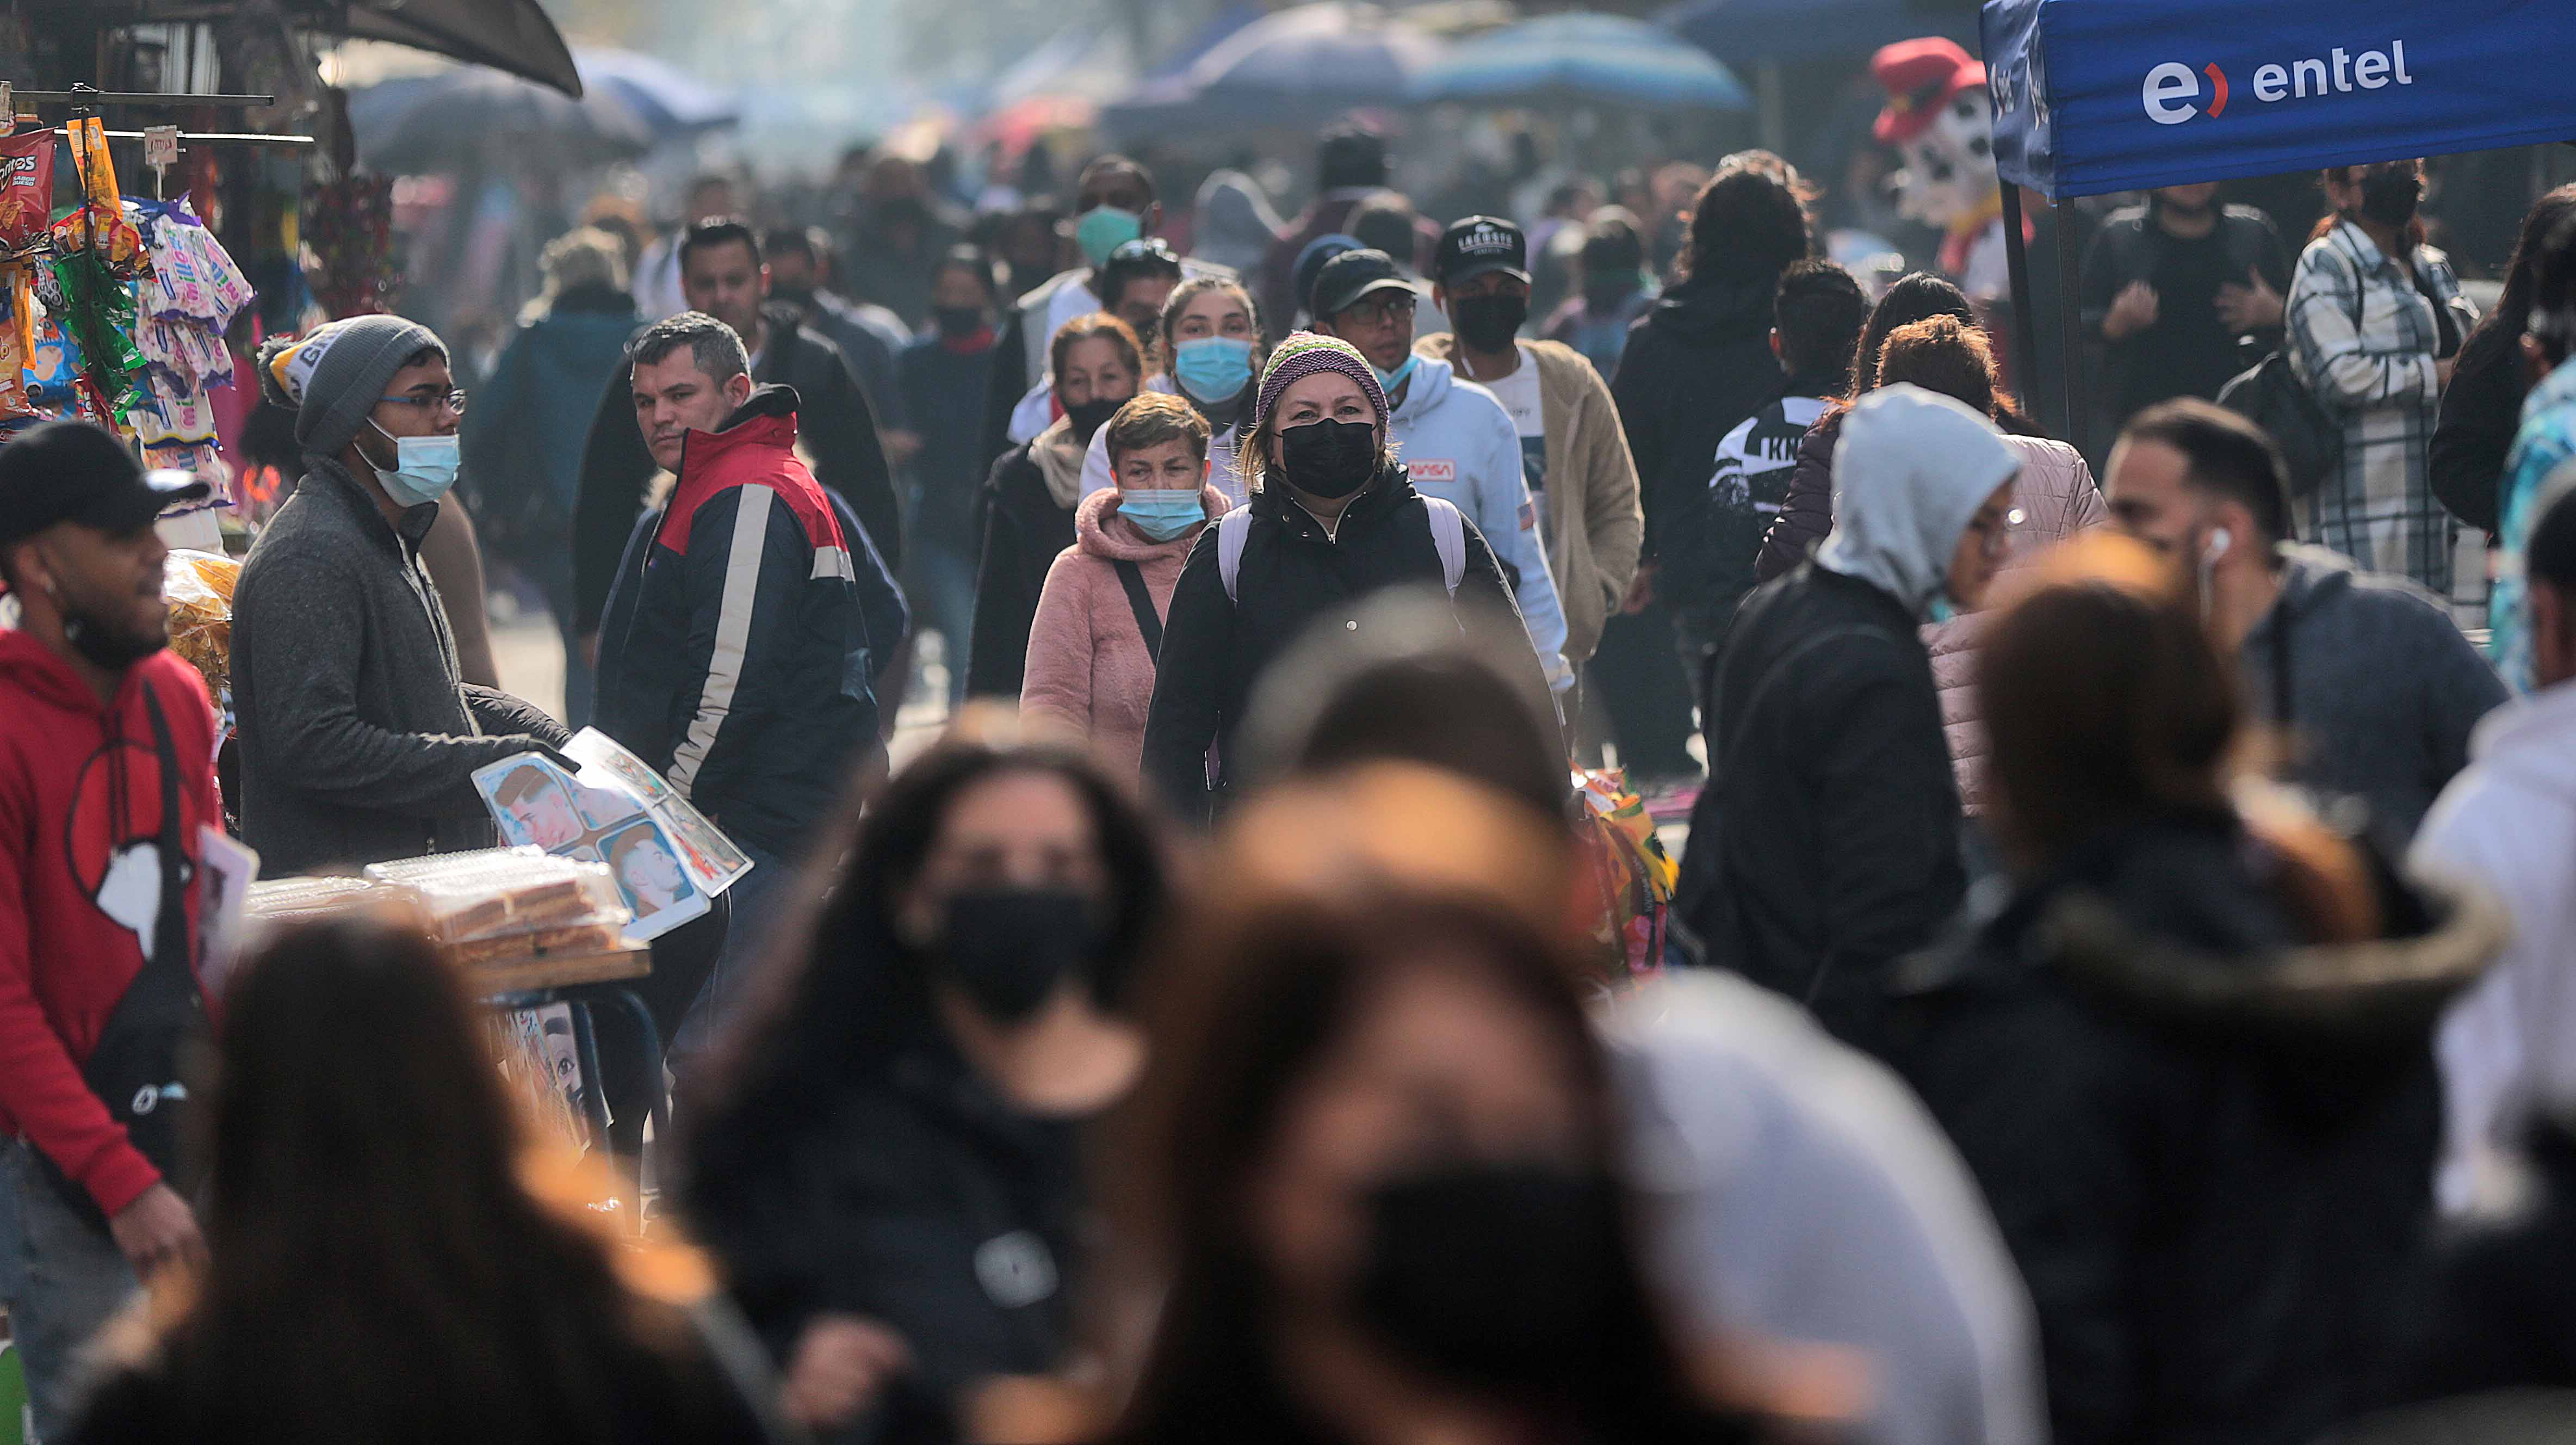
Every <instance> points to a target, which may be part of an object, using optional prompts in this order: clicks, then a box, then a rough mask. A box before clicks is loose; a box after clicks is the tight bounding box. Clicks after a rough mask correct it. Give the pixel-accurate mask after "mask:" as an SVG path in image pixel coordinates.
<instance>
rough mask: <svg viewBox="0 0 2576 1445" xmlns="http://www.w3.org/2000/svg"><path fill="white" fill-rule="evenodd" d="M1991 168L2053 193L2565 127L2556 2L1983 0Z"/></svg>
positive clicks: (2357, 159)
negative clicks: (1990, 94)
mask: <svg viewBox="0 0 2576 1445" xmlns="http://www.w3.org/2000/svg"><path fill="white" fill-rule="evenodd" d="M1983 33H1984V41H1985V60H1986V74H1987V77H1988V80H1989V83H1990V84H1991V86H1992V88H1993V90H1994V97H1995V160H1996V165H1997V168H1998V169H2000V170H2001V171H2002V173H2003V175H2004V178H2005V179H2007V180H2013V181H2019V182H2021V183H2022V184H2024V185H2028V186H2031V187H2033V188H2035V189H2037V190H2039V191H2042V192H2044V193H2046V194H2048V195H2049V196H2052V197H2061V196H2091V195H2101V194H2103V193H2105V192H2109V191H2126V190H2140V189H2145V188H2148V187H2152V186H2168V185H2182V184H2187V183H2190V182H2194V181H2221V180H2228V179H2230V178H2233V177H2237V176H2261V175H2275V174H2279V173H2281V172H2284V171H2296V170H2308V169H2316V168H2322V167H2325V166H2337V165H2356V164H2360V163H2362V162H2365V161H2374V160H2391V159H2395V158H2398V157H2402V156H2421V155H2450V154H2455V153H2457V152H2461V151H2476V150H2491V149H2495V148H2497V147H2500V146H2514V145H2529V144H2533V143H2535V142H2540V141H2551V140H2565V139H2569V138H2571V137H2576V86H2571V85H2570V84H2569V83H2568V78H2569V77H2570V76H2571V75H2576V15H2571V14H2570V11H2569V6H2568V0H2478V3H2476V4H2474V5H2471V4H2452V3H2448V0H2263V3H2261V4H2259V5H2249V4H2247V3H2246V0H1986V5H1985V8H1984V13H1983Z"/></svg>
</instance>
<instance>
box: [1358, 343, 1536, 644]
mask: <svg viewBox="0 0 2576 1445" xmlns="http://www.w3.org/2000/svg"><path fill="white" fill-rule="evenodd" d="M1389 430H1390V432H1391V433H1392V440H1393V441H1394V442H1395V445H1396V449H1397V450H1396V460H1398V461H1400V462H1402V463H1404V467H1405V471H1406V474H1407V475H1408V476H1410V477H1411V478H1412V481H1413V489H1414V490H1415V491H1417V492H1420V493H1422V494H1423V495H1424V496H1426V497H1438V498H1439V499H1441V500H1442V501H1444V502H1447V503H1449V504H1450V505H1451V506H1453V507H1456V508H1457V509H1458V510H1459V511H1461V512H1464V513H1466V514H1467V520H1468V521H1471V522H1473V523H1475V524H1476V530H1477V531H1479V532H1482V533H1484V534H1485V543H1486V545H1487V546H1490V547H1492V548H1493V549H1494V555H1495V556H1496V557H1497V558H1499V559H1501V561H1502V563H1503V565H1504V566H1506V567H1508V568H1510V569H1512V571H1513V572H1514V573H1516V574H1518V576H1519V578H1520V585H1519V586H1518V587H1517V588H1515V589H1514V593H1513V595H1514V596H1515V597H1516V598H1517V599H1518V600H1519V602H1520V605H1521V617H1522V619H1523V620H1524V621H1526V622H1527V623H1528V624H1529V634H1530V643H1531V645H1533V646H1535V647H1536V648H1537V649H1538V660H1539V662H1540V664H1541V665H1543V666H1544V667H1546V669H1547V684H1548V686H1549V687H1551V688H1554V689H1555V690H1556V691H1558V692H1560V693H1562V692H1564V691H1565V690H1566V689H1568V688H1570V687H1572V686H1574V669H1573V668H1571V667H1569V666H1567V665H1566V661H1565V607H1564V604H1562V603H1560V602H1559V601H1558V600H1557V596H1556V574H1554V573H1553V572H1550V571H1549V570H1548V566H1547V548H1546V546H1545V545H1544V544H1542V543H1541V542H1540V541H1539V530H1538V504H1537V503H1536V502H1534V501H1532V500H1531V499H1530V490H1529V483H1528V482H1527V481H1526V480H1525V479H1524V478H1523V477H1522V476H1521V433H1520V428H1519V427H1518V426H1515V425H1514V424H1513V422H1512V414H1511V413H1510V412H1508V411H1506V410H1504V409H1503V404H1502V403H1501V402H1500V401H1498V400H1496V399H1495V397H1494V394H1493V393H1492V392H1490V391H1487V390H1485V389H1484V388H1483V387H1481V386H1478V385H1477V384H1475V383H1474V382H1472V381H1461V380H1459V379H1458V374H1457V372H1456V370H1455V369H1454V368H1453V367H1451V366H1450V364H1449V363H1448V362H1445V361H1437V360H1434V359H1432V358H1431V357H1428V356H1422V357H1417V358H1415V364H1414V368H1413V375H1412V376H1411V378H1409V379H1408V380H1407V382H1406V384H1405V390H1404V403H1403V405H1401V406H1398V407H1397V408H1396V409H1395V417H1394V420H1393V422H1392V423H1391V425H1390V427H1389Z"/></svg>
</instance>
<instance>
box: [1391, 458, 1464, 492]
mask: <svg viewBox="0 0 2576 1445" xmlns="http://www.w3.org/2000/svg"><path fill="white" fill-rule="evenodd" d="M1404 472H1405V475H1406V476H1408V477H1411V478H1412V479H1413V482H1414V484H1415V485H1416V486H1420V485H1423V484H1425V483H1428V484H1430V485H1433V486H1440V485H1443V484H1446V483H1449V482H1454V481H1456V480H1458V464H1457V463H1456V462H1454V461H1449V460H1445V459H1444V460H1431V459H1427V458H1426V459H1424V460H1421V461H1408V462H1406V463H1405V464H1404Z"/></svg>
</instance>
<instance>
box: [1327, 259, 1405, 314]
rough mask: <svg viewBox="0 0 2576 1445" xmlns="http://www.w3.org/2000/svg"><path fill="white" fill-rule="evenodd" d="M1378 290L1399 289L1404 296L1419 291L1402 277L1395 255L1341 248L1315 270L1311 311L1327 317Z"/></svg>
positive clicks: (1346, 309)
mask: <svg viewBox="0 0 2576 1445" xmlns="http://www.w3.org/2000/svg"><path fill="white" fill-rule="evenodd" d="M1379 291H1401V292H1403V293H1405V294H1406V295H1408V296H1419V295H1420V294H1421V293H1420V292H1418V291H1416V290H1414V289H1413V283H1412V282H1410V281H1407V280H1406V279H1404V273H1403V272H1402V271H1399V270H1397V269H1396V267H1395V258H1394V257H1392V256H1390V255H1388V254H1386V253H1385V252H1384V251H1372V250H1369V249H1367V248H1366V247H1362V248H1361V249H1359V250H1356V251H1344V252H1343V253H1342V254H1340V255H1338V256H1335V257H1334V258H1333V259H1331V260H1329V261H1327V262H1325V263H1324V269H1323V270H1321V271H1318V272H1316V273H1315V301H1314V307H1313V309H1314V313H1315V315H1316V317H1317V318H1318V319H1323V320H1329V319H1331V318H1332V317H1335V316H1338V315H1340V314H1341V313H1343V312H1345V311H1348V310H1350V309H1351V308H1352V307H1354V306H1357V305H1358V304H1360V300H1361V298H1363V297H1366V296H1369V295H1372V294H1374V293H1376V292H1379Z"/></svg>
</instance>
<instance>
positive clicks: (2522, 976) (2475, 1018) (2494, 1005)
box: [2409, 682, 2576, 1214]
mask: <svg viewBox="0 0 2576 1445" xmlns="http://www.w3.org/2000/svg"><path fill="white" fill-rule="evenodd" d="M2469 757H2470V763H2469V766H2468V768H2467V770H2466V771H2464V772H2462V773H2461V774H2460V775H2459V776H2458V777H2456V778H2453V779H2452V780H2451V784H2450V786H2449V787H2447V788H2444V789H2443V790H2442V796H2441V798H2440V799H2439V800H2438V801H2436V802H2435V803H2434V804H2433V811H2432V812H2430V813H2427V814H2426V815H2425V816H2424V826H2423V829H2422V831H2420V832H2418V833H2417V834H2416V835H2415V846H2414V849H2413V851H2412V853H2411V854H2410V855H2409V861H2410V862H2411V863H2412V864H2413V865H2414V866H2415V867H2416V868H2418V869H2420V870H2422V871H2423V872H2425V873H2427V874H2435V875H2442V876H2447V877H2450V878H2454V879H2459V880H2462V881H2465V882H2468V883H2471V884H2474V885H2476V886H2478V887H2481V888H2483V889H2485V890H2486V891H2487V892H2489V893H2491V894H2494V895H2495V896H2496V897H2497V898H2499V899H2500V900H2502V902H2503V903H2504V906H2505V909H2506V911H2507V912H2508V913H2510V914H2511V915H2512V917H2513V934H2514V937H2513V942H2512V943H2511V944H2510V945H2508V946H2507V947H2506V949H2505V951H2504V952H2503V953H2502V954H2501V955H2499V956H2498V957H2497V959H2496V963H2495V966H2494V967H2493V968H2490V969H2489V970H2487V973H2486V976H2485V977H2484V978H2481V979H2480V980H2478V982H2477V984H2476V986H2475V987H2473V988H2471V989H2470V990H2469V991H2468V992H2467V993H2465V994H2462V995H2461V996H2460V997H2459V998H2458V999H2456V1000H2454V1001H2453V1002H2452V1004H2451V1009H2450V1012H2449V1013H2448V1014H2447V1015H2445V1016H2444V1018H2443V1020H2442V1031H2441V1035H2440V1037H2439V1039H2438V1041H2437V1043H2436V1045H2435V1047H2436V1052H2437V1053H2438V1054H2439V1056H2440V1059H2441V1065H2442V1094H2443V1116H2444V1117H2443V1126H2442V1132H2443V1140H2442V1163H2441V1170H2440V1173H2439V1175H2438V1177H2437V1180H2436V1188H2435V1197H2436V1199H2437V1200H2438V1201H2439V1203H2440V1205H2441V1208H2442V1210H2443V1212H2444V1213H2447V1214H2456V1213H2459V1212H2462V1211H2464V1210H2468V1209H2470V1208H2472V1207H2474V1206H2476V1205H2477V1204H2479V1203H2480V1202H2481V1201H2482V1200H2483V1199H2484V1198H2486V1197H2487V1196H2488V1194H2489V1192H2490V1190H2489V1186H2490V1185H2491V1183H2492V1182H2493V1181H2494V1180H2495V1178H2496V1168H2497V1165H2498V1162H2499V1161H2500V1160H2501V1159H2502V1158H2504V1157H2505V1156H2508V1155H2510V1154H2512V1153H2514V1152H2515V1151H2516V1149H2517V1146H2518V1144H2519V1141H2520V1134H2521V1131H2522V1129H2523V1126H2524V1125H2525V1124H2526V1123H2528V1122H2529V1121H2530V1119H2531V1117H2532V1115H2533V1113H2534V1112H2535V1111H2536V1110H2544V1109H2545V1110H2552V1111H2564V1110H2566V1109H2568V1108H2569V1107H2570V1106H2571V1105H2576V956H2571V954H2570V953H2569V949H2568V940H2569V939H2571V938H2576V682H2562V683H2560V684H2558V685H2557V686H2555V687H2551V688H2546V689H2543V690H2542V691H2540V692H2537V693H2533V694H2532V695H2531V696H2529V697H2524V698H2517V699H2515V700H2514V701H2512V702H2509V703H2507V704H2505V705H2504V706H2503V707H2500V708H2498V709H2496V710H2495V711H2494V712H2493V713H2490V714H2488V715H2487V717H2486V719H2485V720H2484V721H2483V722H2480V723H2479V724H2478V727H2477V731H2476V732H2475V733H2473V734H2471V735H2470V740H2469Z"/></svg>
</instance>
